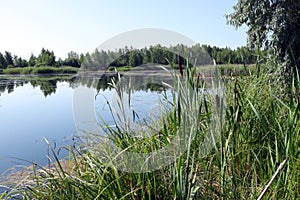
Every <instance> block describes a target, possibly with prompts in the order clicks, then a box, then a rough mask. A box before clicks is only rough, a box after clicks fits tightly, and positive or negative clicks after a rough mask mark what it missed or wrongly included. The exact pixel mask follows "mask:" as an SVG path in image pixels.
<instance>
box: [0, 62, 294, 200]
mask: <svg viewBox="0 0 300 200" xmlns="http://www.w3.org/2000/svg"><path fill="white" fill-rule="evenodd" d="M255 67H257V66H255ZM280 67H281V66H276V65H274V63H273V64H272V65H271V63H269V64H268V65H266V66H265V67H264V68H263V69H261V70H260V72H259V73H255V74H252V75H248V76H243V75H241V76H232V77H231V78H229V79H226V80H224V81H225V86H226V92H225V94H224V95H225V96H224V97H225V99H226V106H225V104H222V106H221V107H220V108H219V109H221V110H222V113H224V118H225V120H224V124H223V126H222V129H221V134H220V137H218V138H216V139H217V140H216V141H215V143H213V145H212V146H211V148H212V149H211V151H208V152H206V153H204V154H203V142H204V141H205V140H204V136H205V135H207V134H208V132H209V130H210V127H211V126H210V125H211V119H210V117H209V116H211V114H212V111H211V108H212V107H211V105H213V104H214V103H215V101H214V99H212V98H210V97H209V94H206V95H200V93H197V92H196V93H195V91H198V88H202V87H203V85H202V83H201V82H199V81H197V80H198V79H197V77H196V76H195V74H194V75H193V76H189V77H187V79H186V82H185V81H184V80H182V81H183V82H181V84H187V86H188V87H186V88H182V89H184V90H183V91H185V92H184V93H182V94H186V95H187V94H194V95H196V97H197V98H199V99H202V100H203V101H199V103H200V102H202V103H200V104H199V105H200V107H198V109H199V108H200V110H199V112H200V113H199V114H200V116H201V117H200V118H197V117H196V116H189V117H191V118H193V119H197V120H198V121H197V123H198V124H199V126H198V127H197V129H196V130H195V132H194V133H195V134H196V135H195V139H194V141H193V142H191V143H190V144H189V145H188V147H187V151H185V152H182V154H181V156H179V157H178V158H177V159H174V160H173V161H172V162H171V163H170V164H169V165H168V166H165V167H163V168H161V169H158V170H155V171H150V172H142V173H129V172H122V171H118V168H116V166H114V165H112V163H106V162H103V160H102V159H101V158H103V157H101V155H102V154H101V152H100V154H99V149H96V148H95V149H93V148H90V149H89V150H88V151H82V150H80V149H82V148H84V147H86V146H85V144H82V141H81V142H79V143H74V145H73V146H70V147H65V150H66V151H68V152H69V157H68V158H66V160H69V161H70V162H69V163H70V164H69V165H67V166H62V165H63V163H65V162H62V161H61V160H59V159H58V158H57V156H56V154H57V152H55V151H54V150H53V149H52V147H51V145H50V144H49V148H50V149H52V153H53V154H52V157H51V158H52V160H53V161H55V162H57V164H56V165H55V167H53V168H52V169H51V170H49V169H48V168H47V167H42V166H37V165H34V166H35V167H34V168H35V170H34V172H32V174H31V175H30V176H29V175H28V177H26V182H25V184H24V182H23V184H19V185H17V186H16V187H13V188H11V191H10V192H8V193H5V194H2V197H3V198H6V197H7V198H9V197H20V198H24V199H28V198H29V199H31V198H33V199H44V198H46V199H95V198H99V199H107V198H108V199H236V198H240V199H256V198H258V197H259V195H260V194H261V193H262V191H263V190H264V188H265V187H266V186H267V184H268V183H269V181H270V180H271V178H272V176H274V174H275V175H276V176H275V178H274V180H272V182H271V183H270V186H269V187H268V190H267V192H266V193H265V194H264V197H265V198H266V199H297V197H299V195H300V194H299V192H300V191H299V182H300V174H299V171H300V169H299V167H300V151H299V148H300V146H299V144H300V143H299V141H300V136H299V131H300V118H299V117H300V116H299V111H298V109H299V106H300V105H299V96H298V86H299V78H297V79H295V78H294V77H298V76H297V75H296V76H295V75H293V74H291V75H290V87H289V88H288V89H287V90H283V89H282V88H283V87H282V85H281V84H282V83H281V82H278V81H277V80H276V77H275V76H274V74H276V72H277V71H281V70H280ZM186 70H190V69H186ZM256 72H257V71H256ZM184 73H185V74H187V73H190V72H188V71H185V72H184ZM270 74H272V75H270ZM178 76H180V75H178ZM177 80H180V79H177ZM182 98H183V99H186V100H188V101H191V99H189V98H194V97H193V96H189V95H188V96H185V95H184V96H183V97H182ZM173 103H174V105H175V109H174V110H173V111H174V112H173V114H171V115H170V116H169V117H167V118H166V120H167V122H168V123H167V124H165V126H162V129H161V131H162V132H160V131H159V132H158V133H159V135H155V136H154V137H150V139H149V138H145V139H144V140H143V141H142V143H141V141H140V142H137V141H135V140H134V138H132V137H125V135H126V134H125V133H124V132H122V131H121V132H118V131H116V130H115V129H111V128H109V127H106V128H107V129H106V130H107V131H109V134H110V135H111V140H112V141H113V143H114V144H115V145H120V147H122V148H124V149H127V148H130V149H133V151H134V149H136V150H139V151H141V148H142V146H140V145H137V143H139V144H143V147H145V148H144V149H142V151H145V152H146V151H149V147H151V146H152V145H155V148H159V147H160V145H166V144H169V142H170V138H172V134H175V133H176V131H175V130H177V131H178V130H180V129H181V128H180V127H182V126H183V124H184V123H186V121H185V120H184V119H185V117H186V116H185V117H184V114H185V111H186V109H188V108H185V107H184V105H182V106H181V107H180V108H179V107H178V106H179V103H180V102H178V101H175V102H173ZM181 103H182V104H184V102H181ZM187 105H188V104H187ZM189 106H190V105H189ZM183 108H185V110H184V111H183V110H182V111H183V112H182V111H180V109H183ZM124 129H125V127H119V128H118V129H117V130H124ZM174 131H175V132H174ZM124 134H125V135H124ZM156 136H157V137H156ZM139 140H140V139H139ZM157 145H158V146H157ZM150 149H151V148H150ZM150 151H151V150H150ZM121 155H122V154H120V155H116V159H117V156H121ZM102 156H103V155H102ZM278 169H280V170H279V171H278ZM277 171H278V172H277Z"/></svg>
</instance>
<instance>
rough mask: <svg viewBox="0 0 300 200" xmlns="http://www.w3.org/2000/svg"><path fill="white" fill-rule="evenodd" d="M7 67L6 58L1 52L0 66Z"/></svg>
mask: <svg viewBox="0 0 300 200" xmlns="http://www.w3.org/2000/svg"><path fill="white" fill-rule="evenodd" d="M6 67H7V63H6V60H5V58H4V56H3V55H2V53H1V52H0V68H2V69H5V68H6Z"/></svg>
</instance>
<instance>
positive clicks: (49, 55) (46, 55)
mask: <svg viewBox="0 0 300 200" xmlns="http://www.w3.org/2000/svg"><path fill="white" fill-rule="evenodd" d="M55 63H56V62H55V55H54V53H53V51H51V52H50V51H49V50H48V49H44V48H42V50H41V53H40V55H39V56H38V57H37V59H36V65H37V66H42V65H48V66H55Z"/></svg>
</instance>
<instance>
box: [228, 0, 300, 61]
mask: <svg viewBox="0 0 300 200" xmlns="http://www.w3.org/2000/svg"><path fill="white" fill-rule="evenodd" d="M233 8H234V12H233V13H231V14H229V15H227V21H228V23H229V24H231V25H233V26H235V27H236V28H238V27H240V26H242V25H244V24H245V25H247V26H248V31H247V34H248V44H249V45H250V47H258V48H262V47H266V48H269V47H272V49H273V50H274V53H275V54H276V55H277V56H278V57H279V58H280V60H281V61H287V64H288V66H289V67H292V66H295V64H297V65H298V67H300V65H299V64H300V31H299V30H300V1H297V0H280V1H279V0H260V1H257V0H239V1H238V3H237V4H236V5H235V6H234V7H233Z"/></svg>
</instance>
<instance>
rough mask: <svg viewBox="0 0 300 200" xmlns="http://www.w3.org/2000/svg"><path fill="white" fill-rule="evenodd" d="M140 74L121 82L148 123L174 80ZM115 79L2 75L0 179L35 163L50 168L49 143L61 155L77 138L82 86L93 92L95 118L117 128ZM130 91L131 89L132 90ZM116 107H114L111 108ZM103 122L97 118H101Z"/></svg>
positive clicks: (136, 109)
mask: <svg viewBox="0 0 300 200" xmlns="http://www.w3.org/2000/svg"><path fill="white" fill-rule="evenodd" d="M143 74H145V73H136V74H131V75H125V76H123V77H122V86H124V88H123V89H124V91H127V92H128V90H129V88H130V93H131V106H132V107H133V108H134V111H135V112H136V113H137V114H138V115H139V118H140V119H141V120H142V119H145V120H147V119H148V116H149V115H148V114H149V112H152V111H155V112H156V111H157V110H158V109H157V106H158V105H159V104H160V99H162V96H163V95H164V92H163V91H164V90H165V88H164V87H163V86H162V85H161V82H162V81H163V80H164V81H166V82H168V81H170V77H165V76H164V75H158V74H156V73H152V74H151V73H146V74H147V76H145V75H143ZM113 77H115V75H108V76H105V75H103V74H101V75H96V76H95V75H94V74H92V75H91V74H86V75H84V76H80V77H78V76H55V77H54V76H10V77H7V76H1V77H0V136H1V140H0V174H3V173H6V174H7V173H8V171H6V170H8V169H11V168H12V167H13V168H15V169H21V168H22V167H24V166H28V165H30V164H31V163H38V164H39V165H42V166H45V165H47V164H48V162H49V159H48V155H49V148H48V146H47V144H46V142H45V140H44V138H46V139H47V140H49V142H50V143H51V146H52V147H53V148H55V151H57V152H59V157H60V158H63V157H65V156H67V151H66V150H59V149H60V148H59V147H61V146H68V145H72V143H73V142H74V138H76V134H77V131H76V126H75V123H74V117H73V116H74V113H73V94H74V91H75V90H76V89H77V88H79V87H81V88H86V89H88V90H93V91H94V93H95V113H96V114H95V115H96V116H97V115H98V114H99V115H100V116H101V117H102V118H103V119H105V121H106V122H108V123H109V124H110V125H112V126H113V125H114V122H113V120H112V115H111V112H110V109H109V106H108V104H107V100H109V99H110V100H113V98H114V95H115V93H116V91H115V89H114V88H112V87H110V86H109V84H108V83H109V82H111V79H112V78H113ZM129 86H130V87H129ZM111 105H113V104H111ZM98 119H99V118H98Z"/></svg>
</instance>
